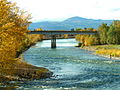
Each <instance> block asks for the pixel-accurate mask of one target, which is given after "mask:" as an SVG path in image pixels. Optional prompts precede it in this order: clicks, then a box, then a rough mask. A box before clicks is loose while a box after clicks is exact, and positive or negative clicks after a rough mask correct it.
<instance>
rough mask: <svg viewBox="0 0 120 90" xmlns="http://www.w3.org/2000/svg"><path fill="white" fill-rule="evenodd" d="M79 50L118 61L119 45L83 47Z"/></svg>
mask: <svg viewBox="0 0 120 90" xmlns="http://www.w3.org/2000/svg"><path fill="white" fill-rule="evenodd" d="M80 48H81V49H84V50H88V51H93V52H94V54H96V55H100V56H102V57H107V58H110V59H116V60H120V45H95V46H84V47H80Z"/></svg>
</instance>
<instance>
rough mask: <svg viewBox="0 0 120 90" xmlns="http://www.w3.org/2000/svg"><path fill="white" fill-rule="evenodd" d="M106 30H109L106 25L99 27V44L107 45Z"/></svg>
mask: <svg viewBox="0 0 120 90" xmlns="http://www.w3.org/2000/svg"><path fill="white" fill-rule="evenodd" d="M108 30H109V26H107V24H104V23H103V24H102V25H101V26H99V28H98V32H99V37H100V43H101V44H107V32H108Z"/></svg>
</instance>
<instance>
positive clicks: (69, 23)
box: [29, 16, 113, 30]
mask: <svg viewBox="0 0 120 90" xmlns="http://www.w3.org/2000/svg"><path fill="white" fill-rule="evenodd" d="M112 21H113V20H101V19H87V18H82V17H77V16H76V17H71V18H68V19H66V20H64V21H61V22H57V21H44V22H36V23H32V24H30V26H29V29H30V30H34V29H36V28H42V29H43V30H71V29H72V28H90V27H92V28H95V29H97V28H98V27H99V26H100V25H101V24H102V23H107V24H108V25H110V24H111V23H112Z"/></svg>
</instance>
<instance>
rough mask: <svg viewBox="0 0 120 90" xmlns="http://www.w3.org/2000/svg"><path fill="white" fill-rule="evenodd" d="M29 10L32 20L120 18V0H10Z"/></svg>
mask: <svg viewBox="0 0 120 90" xmlns="http://www.w3.org/2000/svg"><path fill="white" fill-rule="evenodd" d="M9 1H12V2H16V3H17V6H19V7H20V8H21V9H23V10H26V11H28V12H29V13H30V14H31V16H32V21H33V22H37V21H47V20H49V21H62V20H65V19H67V18H70V17H74V16H80V17H83V18H88V19H106V20H108V19H112V20H120V0H9Z"/></svg>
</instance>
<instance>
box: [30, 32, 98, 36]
mask: <svg viewBox="0 0 120 90" xmlns="http://www.w3.org/2000/svg"><path fill="white" fill-rule="evenodd" d="M96 33H97V31H30V32H28V34H44V35H59V34H96Z"/></svg>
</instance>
